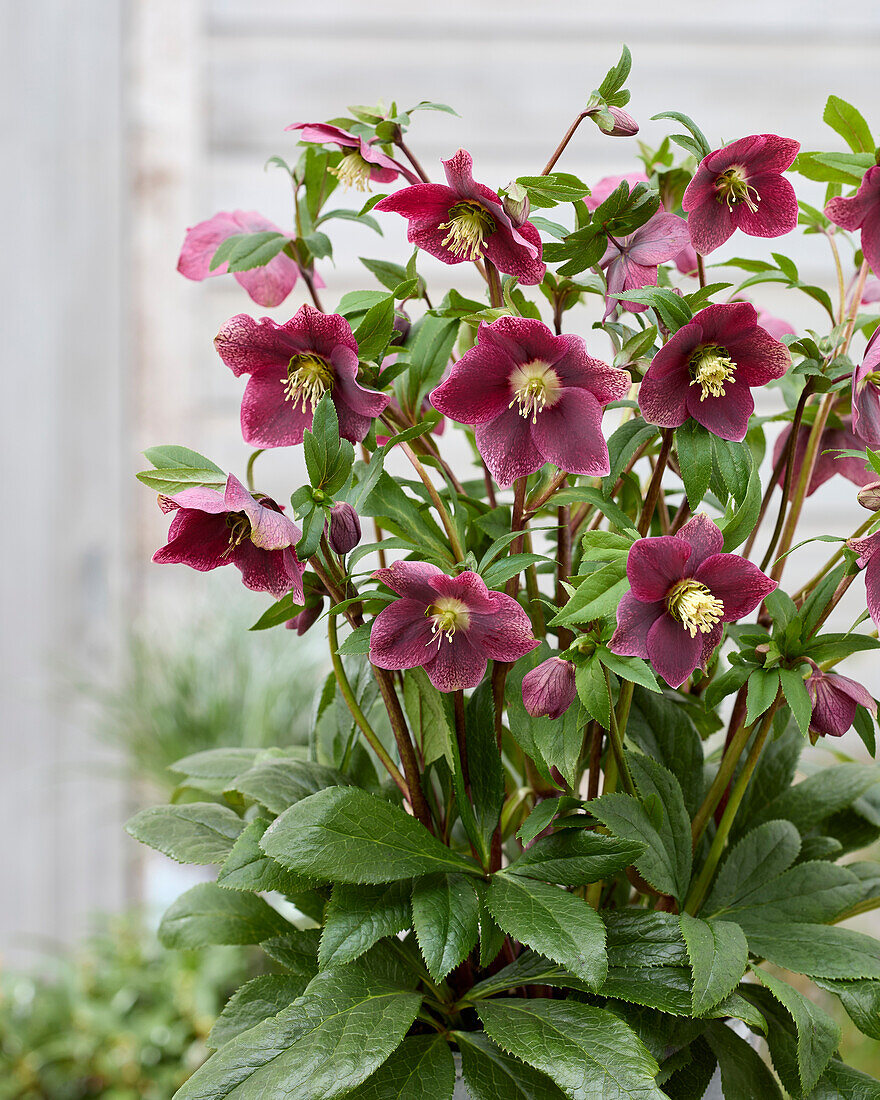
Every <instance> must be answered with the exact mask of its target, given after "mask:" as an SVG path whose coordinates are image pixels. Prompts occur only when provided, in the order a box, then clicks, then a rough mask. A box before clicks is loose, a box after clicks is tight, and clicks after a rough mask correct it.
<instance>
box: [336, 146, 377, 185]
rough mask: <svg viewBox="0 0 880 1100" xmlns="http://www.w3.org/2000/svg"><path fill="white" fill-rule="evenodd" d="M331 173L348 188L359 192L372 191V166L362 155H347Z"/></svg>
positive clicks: (355, 153)
mask: <svg viewBox="0 0 880 1100" xmlns="http://www.w3.org/2000/svg"><path fill="white" fill-rule="evenodd" d="M330 172H331V174H332V175H334V176H336V178H337V179H338V180H339V182H340V183H342V184H344V185H345V186H346V187H354V188H356V189H357V190H358V191H369V190H370V165H369V163H368V162H367V161H365V160H364V158H363V157H362V156H361V155H360V153H357V152H354V153H346V154H345V156H344V157H343V158H342V160H341V161H340V162H339V163H338V164H337V165H336V167H335V168H331V169H330Z"/></svg>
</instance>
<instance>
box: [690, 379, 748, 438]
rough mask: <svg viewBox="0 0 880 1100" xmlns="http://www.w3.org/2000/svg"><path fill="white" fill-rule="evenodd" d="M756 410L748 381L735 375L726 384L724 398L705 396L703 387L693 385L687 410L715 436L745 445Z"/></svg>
mask: <svg viewBox="0 0 880 1100" xmlns="http://www.w3.org/2000/svg"><path fill="white" fill-rule="evenodd" d="M754 409H755V402H754V399H753V398H752V391H751V390H750V389H749V387H748V384H747V383H746V382H743V381H740V379H739V378H737V377H736V376H734V377H733V378H732V379H730V380H729V381H728V382H725V384H724V396H723V397H713V396H712V395H711V394H708V395H707V396H706V397H705V398H703V397H702V395H701V390H700V387H699V386H689V387H688V395H687V411H688V413H689V414H690V415H691V416H692V417H693V418H694V420H696V421H697V423H698V424H702V425H703V427H704V428H707V429H708V430H709V431H710V432H711V433H712V434H713V435H717V436H720V437H721V438H722V439H730V440H734V441H735V442H737V443H738V442H741V441H742V440H743V439H745V437H746V432H747V431H748V427H749V417H750V416H751V415H752V413H753V412H754Z"/></svg>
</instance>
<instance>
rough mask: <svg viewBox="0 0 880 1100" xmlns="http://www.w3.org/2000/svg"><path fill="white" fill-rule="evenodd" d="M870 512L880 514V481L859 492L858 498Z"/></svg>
mask: <svg viewBox="0 0 880 1100" xmlns="http://www.w3.org/2000/svg"><path fill="white" fill-rule="evenodd" d="M856 499H857V500H858V502H859V504H861V506H862V507H863V508H867V509H868V511H869V512H880V481H872V482H871V484H870V485H866V486H865V487H864V489H862V490H861V491H860V492H859V495H858V497H857V498H856Z"/></svg>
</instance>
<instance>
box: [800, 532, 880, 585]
mask: <svg viewBox="0 0 880 1100" xmlns="http://www.w3.org/2000/svg"><path fill="white" fill-rule="evenodd" d="M873 522H874V516H870V517H869V518H868V519H866V520H865V522H864V523H862V524H860V525H859V526H858V527H857V528H856V529H855V531H853V533H852V534H851V535H850V539H857V538H859V537H860V536H861V535H864V533H865V532H866V531H867V530H868V528H869V527H870V526H871V524H872V523H873ZM845 550H846V544H844V545H843V546H841V547H840V549H839V550H836V551H835V552H834V553H833V554H832V555H831V557H830V558H829V559H828V561H826V562H825V564H824V565H823V566H822V568H821V569H820V570H819V572H818V573H817V574H816V575H815V576H814V577H811V578H810V579H809V580H808V581H807V583H806V584H805V585H804V586H803V588H800V589H798V591H797V592H795V594H794V595H793V596H792V599H793V600H794V602H795V603H796V604H800V603H801V602H802V601H803V600H804V599H806V597H807V596H808V595H809V594H810V592H812V591H813V589H814V588H815V587H816V585H817V584H818V583H819V581H821V580H822V578H823V577H824V576H825V575H826V574H827V573H829V572H830V571H831V570H832V569H833V568H834V566H835V565H837V563H838V562H839V561H840V559H841V558H842V557H843V554H844V551H845Z"/></svg>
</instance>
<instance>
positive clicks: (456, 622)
mask: <svg viewBox="0 0 880 1100" xmlns="http://www.w3.org/2000/svg"><path fill="white" fill-rule="evenodd" d="M425 615H426V616H427V617H428V618H429V619H430V620H431V640H430V641H429V642H428V645H433V644H434V643H435V642H436V643H437V648H438V649H439V648H440V645H441V644H442V642H443V639H444V638H445V639H446V641H447V642H451V641H452V638H453V635H454V634H455V632H456V630H467V628H468V625H469V623H470V615H469V614H468V609H467V606H466V605H465V604H464V603H462V601H461V600H456V599H454V598H453V597H452V596H442V597H441V598H440V599H439V600H437V601H436V603H432V604H431V605H430V606H429V607H428V608H427V609H426V611H425Z"/></svg>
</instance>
